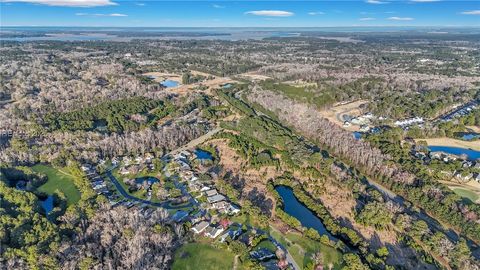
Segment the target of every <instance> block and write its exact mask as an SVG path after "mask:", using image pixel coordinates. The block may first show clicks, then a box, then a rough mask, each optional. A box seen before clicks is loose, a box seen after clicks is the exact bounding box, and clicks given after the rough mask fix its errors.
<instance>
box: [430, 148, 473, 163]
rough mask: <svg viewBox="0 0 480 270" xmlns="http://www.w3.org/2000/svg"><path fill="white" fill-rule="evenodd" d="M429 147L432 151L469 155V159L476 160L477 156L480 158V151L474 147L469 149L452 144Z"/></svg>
mask: <svg viewBox="0 0 480 270" xmlns="http://www.w3.org/2000/svg"><path fill="white" fill-rule="evenodd" d="M428 149H429V150H430V151H442V152H445V153H448V154H453V155H462V154H465V155H467V157H468V159H470V160H475V159H477V158H480V151H475V150H472V149H467V148H460V147H452V146H434V145H432V146H428Z"/></svg>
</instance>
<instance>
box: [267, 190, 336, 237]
mask: <svg viewBox="0 0 480 270" xmlns="http://www.w3.org/2000/svg"><path fill="white" fill-rule="evenodd" d="M275 190H276V191H277V192H278V194H279V195H280V197H282V200H283V211H285V213H287V214H289V215H290V216H292V217H294V218H296V219H298V220H299V221H300V223H301V224H302V226H304V227H307V228H313V229H315V230H316V231H317V232H318V233H319V234H320V235H324V234H326V235H327V236H328V238H329V239H330V240H336V239H335V237H333V236H332V235H331V234H330V233H329V232H328V231H327V229H326V228H325V226H324V225H323V223H322V221H321V220H320V218H318V217H317V216H316V215H315V213H314V212H312V211H311V210H310V209H308V208H307V207H306V206H305V205H304V204H303V203H301V202H300V201H298V200H297V198H296V197H295V194H294V193H293V190H292V189H291V188H289V187H287V186H277V187H275Z"/></svg>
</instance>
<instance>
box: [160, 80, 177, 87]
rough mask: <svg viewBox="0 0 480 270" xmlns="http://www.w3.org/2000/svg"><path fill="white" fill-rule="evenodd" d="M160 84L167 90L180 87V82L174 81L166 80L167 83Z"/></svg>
mask: <svg viewBox="0 0 480 270" xmlns="http://www.w3.org/2000/svg"><path fill="white" fill-rule="evenodd" d="M160 84H161V85H163V86H165V87H166V88H171V87H177V86H179V85H180V83H179V82H177V81H174V80H165V81H162V82H161V83H160Z"/></svg>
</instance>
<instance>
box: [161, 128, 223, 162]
mask: <svg viewBox="0 0 480 270" xmlns="http://www.w3.org/2000/svg"><path fill="white" fill-rule="evenodd" d="M222 130H223V129H222V128H221V127H217V128H214V129H212V130H210V131H209V132H208V133H206V134H204V135H202V136H200V137H198V138H196V139H193V140H191V141H190V142H189V143H187V144H185V145H183V146H180V147H179V148H177V149H175V150H172V151H170V152H169V153H168V154H167V155H171V156H173V155H176V154H178V153H180V152H182V151H184V150H187V149H192V148H195V147H196V146H197V145H199V144H202V143H204V142H205V141H207V140H208V139H210V138H211V137H212V136H213V135H215V134H216V133H218V132H220V131H222Z"/></svg>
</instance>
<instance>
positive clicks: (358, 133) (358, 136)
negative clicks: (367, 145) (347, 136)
mask: <svg viewBox="0 0 480 270" xmlns="http://www.w3.org/2000/svg"><path fill="white" fill-rule="evenodd" d="M353 137H354V138H355V139H356V140H360V139H361V138H362V133H361V132H358V131H355V132H353Z"/></svg>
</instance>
